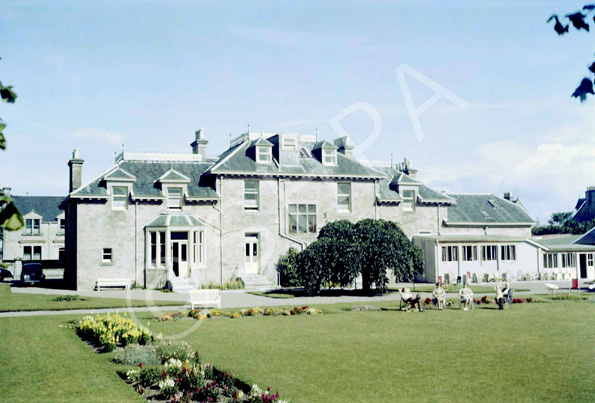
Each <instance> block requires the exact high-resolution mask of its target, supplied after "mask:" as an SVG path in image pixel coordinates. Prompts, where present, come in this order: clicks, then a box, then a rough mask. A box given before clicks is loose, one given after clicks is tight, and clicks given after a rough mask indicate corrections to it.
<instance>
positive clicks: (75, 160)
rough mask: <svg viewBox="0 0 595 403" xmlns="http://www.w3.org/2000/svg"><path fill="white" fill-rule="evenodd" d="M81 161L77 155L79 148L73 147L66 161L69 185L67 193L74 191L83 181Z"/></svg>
mask: <svg viewBox="0 0 595 403" xmlns="http://www.w3.org/2000/svg"><path fill="white" fill-rule="evenodd" d="M83 162H85V161H83V160H82V159H80V157H79V149H78V148H75V149H74V151H73V152H72V159H71V160H70V161H68V167H69V168H70V186H69V191H68V192H69V193H72V192H74V191H75V190H77V189H78V188H80V187H81V185H82V182H83Z"/></svg>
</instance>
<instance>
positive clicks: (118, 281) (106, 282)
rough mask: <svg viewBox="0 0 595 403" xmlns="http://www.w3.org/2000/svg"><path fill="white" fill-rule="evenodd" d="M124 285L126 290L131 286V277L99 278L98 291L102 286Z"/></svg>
mask: <svg viewBox="0 0 595 403" xmlns="http://www.w3.org/2000/svg"><path fill="white" fill-rule="evenodd" d="M113 287H124V289H125V290H128V289H129V288H130V279H127V278H98V279H97V291H101V289H102V288H113Z"/></svg>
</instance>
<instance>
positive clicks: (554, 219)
mask: <svg viewBox="0 0 595 403" xmlns="http://www.w3.org/2000/svg"><path fill="white" fill-rule="evenodd" d="M593 227H595V219H594V220H590V221H583V222H578V221H574V220H573V219H572V212H561V213H553V214H552V216H551V218H550V219H549V221H548V223H547V225H541V226H535V227H533V229H532V233H533V235H551V234H574V235H580V234H584V233H585V232H587V231H589V230H590V229H591V228H593Z"/></svg>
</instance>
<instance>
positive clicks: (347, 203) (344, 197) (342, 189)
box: [337, 183, 351, 211]
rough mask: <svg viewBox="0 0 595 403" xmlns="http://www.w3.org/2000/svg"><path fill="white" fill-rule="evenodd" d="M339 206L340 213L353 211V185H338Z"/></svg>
mask: <svg viewBox="0 0 595 403" xmlns="http://www.w3.org/2000/svg"><path fill="white" fill-rule="evenodd" d="M337 206H338V210H339V211H351V183H337Z"/></svg>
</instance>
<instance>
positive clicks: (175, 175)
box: [157, 168, 190, 183]
mask: <svg viewBox="0 0 595 403" xmlns="http://www.w3.org/2000/svg"><path fill="white" fill-rule="evenodd" d="M157 181H158V182H162V183H166V182H175V183H188V182H190V178H189V177H187V176H186V175H184V174H183V173H181V172H178V171H176V170H175V169H173V168H169V171H167V172H166V173H164V174H163V175H161V176H160V177H159V179H157Z"/></svg>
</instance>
